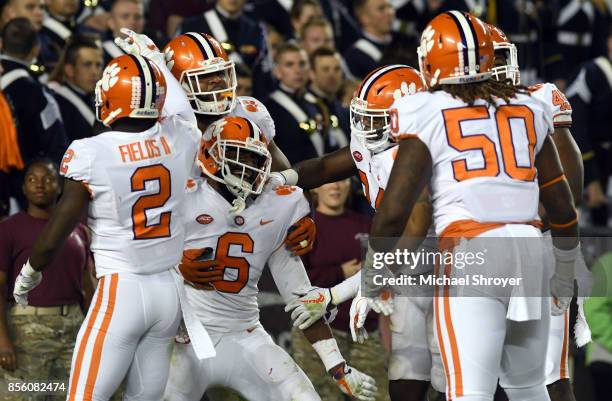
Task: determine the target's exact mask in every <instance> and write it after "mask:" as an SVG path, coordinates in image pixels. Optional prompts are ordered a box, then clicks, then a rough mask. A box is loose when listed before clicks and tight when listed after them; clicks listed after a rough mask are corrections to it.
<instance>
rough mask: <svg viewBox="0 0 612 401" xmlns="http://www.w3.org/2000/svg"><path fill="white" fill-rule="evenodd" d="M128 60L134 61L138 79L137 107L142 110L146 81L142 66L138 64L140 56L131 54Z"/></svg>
mask: <svg viewBox="0 0 612 401" xmlns="http://www.w3.org/2000/svg"><path fill="white" fill-rule="evenodd" d="M129 56H130V58H131V59H132V61H134V64H136V68H137V69H138V77H139V78H140V102H139V104H138V105H139V107H140V108H141V109H142V108H144V101H145V97H146V94H145V90H146V87H147V85H146V81H145V74H144V70H143V68H142V64H141V63H140V60H139V57H140V56H134V55H133V54H130V55H129Z"/></svg>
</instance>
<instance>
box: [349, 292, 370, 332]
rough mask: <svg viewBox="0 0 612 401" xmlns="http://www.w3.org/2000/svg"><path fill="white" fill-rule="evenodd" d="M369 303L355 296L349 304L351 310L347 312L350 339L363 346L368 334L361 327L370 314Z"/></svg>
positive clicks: (363, 298) (359, 296)
mask: <svg viewBox="0 0 612 401" xmlns="http://www.w3.org/2000/svg"><path fill="white" fill-rule="evenodd" d="M370 309H371V307H370V303H369V302H368V299H367V298H365V297H362V296H361V295H359V294H357V296H356V297H355V298H353V301H352V302H351V310H350V312H349V326H350V328H351V337H353V341H354V342H357V343H359V344H363V343H364V341H365V340H367V339H368V332H367V331H366V329H365V328H364V327H363V325H364V324H365V320H366V317H367V316H368V313H369V312H370Z"/></svg>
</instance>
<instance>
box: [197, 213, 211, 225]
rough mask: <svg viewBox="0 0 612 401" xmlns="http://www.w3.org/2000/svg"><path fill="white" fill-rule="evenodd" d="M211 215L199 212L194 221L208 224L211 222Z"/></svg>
mask: <svg viewBox="0 0 612 401" xmlns="http://www.w3.org/2000/svg"><path fill="white" fill-rule="evenodd" d="M213 220H214V219H213V217H212V216H211V215H210V214H201V215H199V216H198V217H196V221H197V222H198V223H200V224H210V223H212V222H213Z"/></svg>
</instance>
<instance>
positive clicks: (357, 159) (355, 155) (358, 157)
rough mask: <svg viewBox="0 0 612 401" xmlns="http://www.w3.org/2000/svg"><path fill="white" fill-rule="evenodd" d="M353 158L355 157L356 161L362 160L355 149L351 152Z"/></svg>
mask: <svg viewBox="0 0 612 401" xmlns="http://www.w3.org/2000/svg"><path fill="white" fill-rule="evenodd" d="M353 158H354V159H355V161H356V162H360V161H362V160H363V156H362V155H361V153H360V152H359V151H357V150H356V151H354V152H353Z"/></svg>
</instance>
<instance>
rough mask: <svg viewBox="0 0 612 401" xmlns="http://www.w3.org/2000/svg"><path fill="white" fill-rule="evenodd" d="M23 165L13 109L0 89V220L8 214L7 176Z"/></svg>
mask: <svg viewBox="0 0 612 401" xmlns="http://www.w3.org/2000/svg"><path fill="white" fill-rule="evenodd" d="M1 76H2V65H1V64H0V77H1ZM23 167H24V166H23V160H22V159H21V152H19V142H18V141H17V126H16V121H15V111H14V110H13V107H12V105H11V104H10V102H9V101H8V99H7V98H6V96H4V93H3V92H2V91H0V220H2V219H4V218H5V217H6V216H8V215H9V210H10V198H11V196H10V185H9V177H10V175H11V173H13V172H14V171H19V170H22V169H23Z"/></svg>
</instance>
